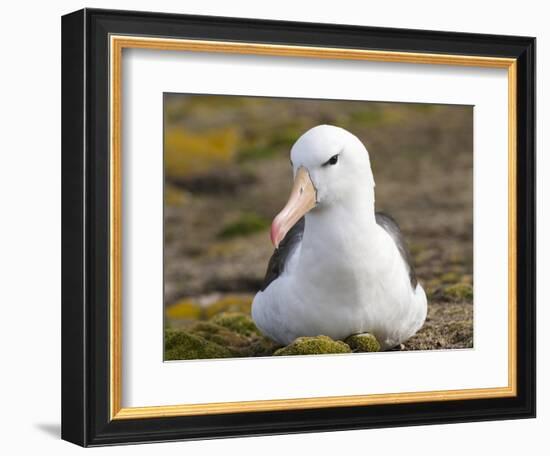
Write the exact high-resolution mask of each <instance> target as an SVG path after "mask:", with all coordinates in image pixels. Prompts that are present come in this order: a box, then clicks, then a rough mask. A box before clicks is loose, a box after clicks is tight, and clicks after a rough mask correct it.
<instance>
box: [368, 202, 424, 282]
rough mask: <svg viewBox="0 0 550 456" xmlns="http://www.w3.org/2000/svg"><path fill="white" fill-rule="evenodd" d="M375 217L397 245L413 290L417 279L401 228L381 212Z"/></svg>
mask: <svg viewBox="0 0 550 456" xmlns="http://www.w3.org/2000/svg"><path fill="white" fill-rule="evenodd" d="M375 217H376V223H378V225H380V226H381V227H382V228H384V230H386V232H387V233H388V234H389V235H390V236H391V237H392V239H393V242H395V245H396V246H397V249H398V250H399V253H400V254H401V257H402V258H403V261H404V262H405V266H406V267H407V270H408V271H409V279H410V281H411V287H412V288H413V290H415V289H416V285H417V284H418V280H417V279H416V272H415V271H414V266H413V262H412V258H411V254H410V252H409V249H408V248H407V243H406V242H405V238H404V237H403V233H401V230H400V229H399V225H398V224H397V222H396V221H395V220H394V219H393V218H392V217H390V216H389V215H387V214H384V213H383V212H376V214H375Z"/></svg>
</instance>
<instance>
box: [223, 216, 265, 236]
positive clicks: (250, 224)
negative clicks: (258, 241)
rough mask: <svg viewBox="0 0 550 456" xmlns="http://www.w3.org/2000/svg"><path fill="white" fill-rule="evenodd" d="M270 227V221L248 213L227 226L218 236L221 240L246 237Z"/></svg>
mask: <svg viewBox="0 0 550 456" xmlns="http://www.w3.org/2000/svg"><path fill="white" fill-rule="evenodd" d="M268 227H269V221H268V220H266V219H265V218H263V217H260V216H259V215H258V214H254V213H251V212H247V213H244V214H241V216H240V217H239V218H238V219H237V220H235V221H234V222H232V223H229V224H228V225H226V226H225V227H224V228H223V229H222V230H221V231H220V232H219V234H218V237H220V238H221V239H230V238H234V237H237V236H246V235H248V234H253V233H257V232H258V231H263V230H265V229H266V228H268Z"/></svg>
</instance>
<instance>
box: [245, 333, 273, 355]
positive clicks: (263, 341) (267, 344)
mask: <svg viewBox="0 0 550 456" xmlns="http://www.w3.org/2000/svg"><path fill="white" fill-rule="evenodd" d="M279 347H280V345H277V344H276V343H275V342H273V341H272V340H270V339H268V338H267V337H264V336H255V337H253V338H252V339H251V340H250V344H249V345H248V346H247V347H246V349H245V350H243V351H242V354H243V356H271V355H273V353H274V352H275V350H277V349H278V348H279Z"/></svg>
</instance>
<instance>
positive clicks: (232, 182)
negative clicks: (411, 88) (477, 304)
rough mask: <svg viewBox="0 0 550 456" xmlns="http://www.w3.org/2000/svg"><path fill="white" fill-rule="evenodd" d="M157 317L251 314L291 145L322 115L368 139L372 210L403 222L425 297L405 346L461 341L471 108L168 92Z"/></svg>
mask: <svg viewBox="0 0 550 456" xmlns="http://www.w3.org/2000/svg"><path fill="white" fill-rule="evenodd" d="M164 102H165V103H164V106H165V126H164V128H165V132H164V133H165V134H164V141H165V150H164V153H165V194H164V197H165V250H164V252H165V253H164V255H165V317H166V318H165V321H166V326H167V327H168V328H186V327H189V325H190V324H196V322H197V321H202V320H209V319H212V318H213V317H215V316H216V315H218V314H219V313H220V312H228V311H229V312H241V313H244V314H246V313H249V311H250V304H251V302H252V297H253V296H254V293H256V291H257V290H258V289H259V288H260V287H261V284H262V281H263V276H264V273H265V269H266V266H267V262H268V260H269V257H270V256H271V254H272V246H271V243H270V240H269V226H270V223H271V219H272V218H273V216H274V215H275V214H276V213H277V212H278V211H279V210H280V209H281V208H282V206H283V205H284V203H285V202H286V199H287V197H288V194H289V190H290V187H291V184H292V175H291V168H290V163H289V152H290V148H291V146H292V144H293V143H294V142H295V141H296V139H298V137H299V136H300V135H301V134H302V133H304V132H305V131H306V130H308V129H309V128H311V127H313V126H315V125H319V124H323V123H328V124H332V125H337V126H340V127H343V128H345V129H347V130H349V131H350V132H352V133H354V134H355V135H357V136H358V137H359V138H360V139H361V140H362V141H363V143H364V144H365V145H366V147H367V149H368V150H369V153H370V156H371V163H372V167H373V172H374V176H375V180H376V208H377V210H382V211H385V212H388V213H390V214H391V215H393V216H394V218H396V220H397V221H398V222H399V224H400V225H401V228H402V229H403V231H404V233H405V235H406V238H407V240H408V243H409V247H410V249H411V252H412V255H413V258H414V260H415V263H416V267H417V273H418V276H419V280H420V282H421V283H422V284H423V285H424V286H425V288H426V290H427V292H428V295H429V298H430V313H429V317H428V321H427V323H426V325H425V328H424V330H423V331H421V333H419V334H418V335H417V336H415V338H413V339H411V341H410V342H409V343H408V344H407V348H409V349H428V348H460V347H471V346H472V343H473V332H472V327H473V323H472V315H473V311H472V299H473V291H472V290H473V289H472V267H473V265H472V255H473V253H472V252H473V244H472V238H473V232H472V221H473V204H472V185H473V143H472V142H473V109H472V107H469V106H446V105H431V104H405V103H375V102H364V101H329V100H301V99H282V98H260V97H241V96H205V95H182V94H166V95H165V100H164Z"/></svg>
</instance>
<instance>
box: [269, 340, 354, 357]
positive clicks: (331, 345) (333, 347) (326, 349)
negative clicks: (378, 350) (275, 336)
mask: <svg viewBox="0 0 550 456" xmlns="http://www.w3.org/2000/svg"><path fill="white" fill-rule="evenodd" d="M329 353H351V349H350V348H349V346H348V345H347V344H345V343H344V342H342V341H340V340H338V341H336V340H332V339H331V338H330V337H327V336H316V337H298V338H297V339H296V340H295V341H294V342H292V343H291V344H290V345H287V346H286V347H283V348H280V349H279V350H277V351H276V352H275V353H273V354H274V355H275V356H289V355H323V354H329Z"/></svg>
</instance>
